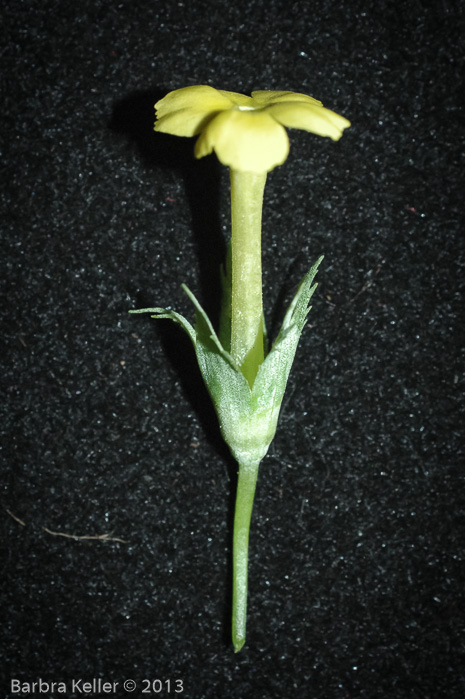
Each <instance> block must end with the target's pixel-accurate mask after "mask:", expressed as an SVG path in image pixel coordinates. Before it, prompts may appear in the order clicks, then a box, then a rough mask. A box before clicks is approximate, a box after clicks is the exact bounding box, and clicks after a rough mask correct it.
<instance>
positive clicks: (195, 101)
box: [155, 85, 350, 172]
mask: <svg viewBox="0 0 465 699" xmlns="http://www.w3.org/2000/svg"><path fill="white" fill-rule="evenodd" d="M155 109H156V115H157V121H156V122H155V131H162V132H163V133H169V134H173V135H174V136H196V135H198V134H200V136H199V138H198V139H197V142H196V144H195V156H196V157H197V158H203V156H204V155H209V153H211V152H212V150H215V152H216V154H217V156H218V158H219V160H220V161H221V162H222V163H223V164H224V165H229V167H231V168H233V169H235V170H242V171H250V172H269V171H270V170H272V169H273V168H274V167H276V166H277V165H281V164H282V163H283V162H284V161H285V160H286V158H287V156H288V153H289V139H288V137H287V133H286V130H285V129H284V127H285V126H287V127H289V128H293V129H303V130H304V131H310V132H312V133H316V134H318V135H320V136H329V138H332V139H333V141H337V140H338V139H339V138H340V137H341V136H342V132H343V130H344V129H345V128H347V127H348V126H350V122H349V121H347V119H345V118H344V117H342V116H340V115H339V114H336V113H335V112H332V111H330V110H329V109H325V108H324V107H323V105H322V104H321V102H319V101H318V100H316V99H313V97H309V96H308V95H302V94H300V93H297V92H285V91H282V92H276V91H271V90H258V91H256V92H252V96H251V97H247V96H246V95H241V94H239V93H237V92H227V91H226V90H215V88H213V87H210V86H208V85H194V86H193V87H182V88H181V89H179V90H174V91H173V92H170V93H168V94H167V95H166V97H163V99H161V100H160V101H159V102H157V104H156V105H155Z"/></svg>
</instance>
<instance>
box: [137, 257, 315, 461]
mask: <svg viewBox="0 0 465 699" xmlns="http://www.w3.org/2000/svg"><path fill="white" fill-rule="evenodd" d="M322 259H323V258H322V257H320V258H319V260H318V261H317V262H316V263H315V264H314V265H313V267H312V268H311V269H310V271H309V272H308V274H307V275H306V276H305V277H304V279H303V280H302V282H301V284H300V286H299V289H298V291H297V293H296V295H295V296H294V299H293V300H292V303H291V304H290V306H289V309H288V311H287V313H286V315H285V318H284V321H283V324H282V326H281V330H280V332H279V334H278V337H277V338H276V341H275V342H274V344H273V346H272V348H271V350H270V352H269V353H268V355H267V356H266V358H265V361H264V362H263V363H262V364H261V365H260V367H259V369H258V373H257V376H256V378H255V381H254V383H253V386H252V388H251V387H250V386H249V384H248V382H247V380H246V378H245V377H244V375H243V374H242V372H241V370H240V368H239V367H238V366H237V365H236V364H235V362H234V360H233V358H232V357H231V355H230V354H229V352H227V351H226V349H225V348H224V347H223V345H222V344H221V342H220V340H219V339H218V336H217V334H216V333H215V331H214V329H213V327H212V324H211V322H210V320H209V318H208V316H207V314H206V313H205V311H204V310H203V308H202V307H201V305H200V304H199V302H198V301H197V299H196V298H195V296H194V294H192V292H191V291H189V289H188V288H187V286H185V285H184V284H183V289H184V291H185V292H186V294H187V295H188V297H189V298H190V300H191V301H192V303H193V304H194V306H195V310H196V320H195V326H194V327H193V326H192V325H191V323H190V322H189V321H188V320H186V319H185V318H184V317H183V316H182V315H180V314H179V313H176V312H175V311H171V310H166V309H164V308H143V309H140V310H137V311H130V312H131V313H152V314H153V315H152V318H170V319H171V320H174V321H175V322H176V323H179V324H180V325H181V326H182V328H183V329H184V330H185V331H186V333H187V334H188V335H189V337H190V339H191V341H192V344H193V345H194V349H195V352H196V354H197V361H198V363H199V367H200V371H201V372H202V376H203V380H204V382H205V385H206V386H207V389H208V392H209V393H210V396H211V398H212V400H213V403H214V406H215V410H216V413H217V415H218V420H219V423H220V429H221V433H222V435H223V438H224V440H225V442H226V443H227V444H228V446H229V448H230V450H231V453H232V455H233V456H234V458H235V459H236V461H238V462H239V463H240V464H244V465H247V464H256V463H257V462H260V461H261V460H262V459H263V457H264V456H265V454H266V453H267V451H268V447H269V446H270V443H271V441H272V439H273V437H274V435H275V432H276V425H277V421H278V416H279V410H280V408H281V402H282V399H283V396H284V391H285V388H286V384H287V379H288V377H289V372H290V370H291V366H292V362H293V361H294V356H295V352H296V349H297V344H298V342H299V338H300V335H301V333H302V330H303V327H304V325H305V321H306V318H307V315H308V312H309V310H310V308H309V306H308V304H309V301H310V298H311V296H312V294H313V292H314V290H315V289H316V286H317V285H316V284H314V285H313V286H312V282H313V279H314V277H315V275H316V273H317V269H318V265H319V264H320V262H321V260H322Z"/></svg>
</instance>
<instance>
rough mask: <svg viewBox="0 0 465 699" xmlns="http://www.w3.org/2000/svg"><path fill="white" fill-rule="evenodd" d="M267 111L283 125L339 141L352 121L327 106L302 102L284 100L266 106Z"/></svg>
mask: <svg viewBox="0 0 465 699" xmlns="http://www.w3.org/2000/svg"><path fill="white" fill-rule="evenodd" d="M266 113H267V114H269V115H270V116H272V117H274V118H275V119H276V121H278V122H279V123H280V124H282V125H283V126H287V127H288V128H291V129H303V130H304V131H311V132H312V133H316V134H318V135H319V136H329V138H332V139H333V141H338V140H339V139H340V138H341V136H342V132H343V130H344V129H346V128H347V127H348V126H350V121H348V120H347V119H345V118H344V117H343V116H340V115H339V114H336V112H332V111H331V110H329V109H325V107H320V106H318V105H313V104H303V103H302V102H300V103H298V102H282V103H280V104H272V105H270V106H269V107H267V108H266Z"/></svg>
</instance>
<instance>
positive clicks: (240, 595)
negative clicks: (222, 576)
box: [232, 462, 260, 653]
mask: <svg viewBox="0 0 465 699" xmlns="http://www.w3.org/2000/svg"><path fill="white" fill-rule="evenodd" d="M259 465H260V464H259V462H258V463H257V462H256V463H252V464H239V476H238V479H237V495H236V509H235V512H234V534H233V610H232V641H233V644H234V651H235V652H236V653H238V652H239V651H240V650H241V648H242V646H243V645H244V643H245V633H246V623H247V594H248V567H249V532H250V520H251V517H252V508H253V501H254V497H255V486H256V484H257V476H258V467H259Z"/></svg>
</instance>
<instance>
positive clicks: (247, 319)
mask: <svg viewBox="0 0 465 699" xmlns="http://www.w3.org/2000/svg"><path fill="white" fill-rule="evenodd" d="M265 182H266V172H263V173H255V172H240V171H238V170H233V169H231V230H232V237H231V264H232V280H231V285H232V289H231V355H232V357H233V358H234V359H235V361H236V362H237V364H238V365H239V366H240V367H241V371H242V373H243V374H244V376H245V378H246V379H247V381H248V382H249V385H250V386H251V387H252V386H253V382H254V380H255V377H256V375H257V371H258V367H259V366H260V364H261V363H262V362H263V359H264V353H263V306H262V256H261V228H262V207H263V191H264V189H265Z"/></svg>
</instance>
